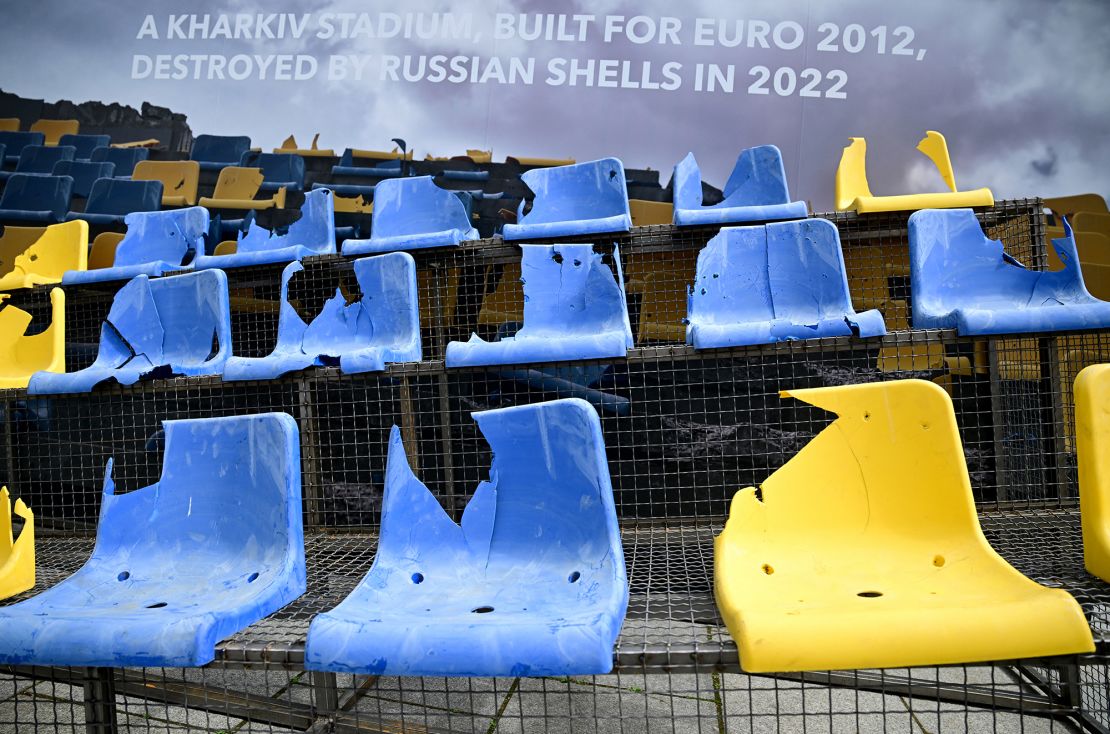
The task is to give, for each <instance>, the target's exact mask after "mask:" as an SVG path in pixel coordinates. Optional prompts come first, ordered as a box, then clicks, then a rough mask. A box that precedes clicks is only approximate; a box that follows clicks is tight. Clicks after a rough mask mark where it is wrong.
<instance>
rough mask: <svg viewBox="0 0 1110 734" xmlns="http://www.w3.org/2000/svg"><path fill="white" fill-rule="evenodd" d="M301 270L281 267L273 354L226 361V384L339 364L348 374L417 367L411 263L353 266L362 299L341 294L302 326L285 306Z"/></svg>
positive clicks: (399, 259) (403, 259) (388, 260)
mask: <svg viewBox="0 0 1110 734" xmlns="http://www.w3.org/2000/svg"><path fill="white" fill-rule="evenodd" d="M303 269H304V268H303V267H302V266H301V264H300V263H299V262H293V263H290V264H289V265H287V266H286V267H285V271H284V272H283V273H282V277H281V312H280V313H279V315H278V337H277V344H276V345H275V347H274V351H273V352H272V353H270V355H269V356H266V357H260V358H250V357H234V356H233V357H231V358H230V359H229V360H228V361H227V365H226V366H225V367H224V371H223V379H224V381H225V382H230V381H234V380H272V379H275V378H277V377H279V376H281V375H283V374H285V373H287V372H293V371H295V370H302V369H305V368H306V367H311V366H313V365H317V366H319V365H324V364H327V363H329V361H330V362H335V361H338V363H339V367H340V369H341V370H342V371H343V372H346V373H348V374H352V373H358V372H380V371H382V370H384V369H385V366H386V364H387V363H390V362H419V361H420V357H421V351H420V310H419V306H418V304H417V299H416V261H415V260H413V259H412V256H411V255H409V254H408V253H404V252H391V253H388V254H385V255H379V256H377V257H367V258H361V259H359V260H355V261H354V272H355V278H356V280H357V281H358V286H359V289H360V290H361V291H362V298H361V299H359V300H358V301H356V302H354V303H351V304H348V303H347V299H346V297H345V296H344V294H343V292H342V290H341V289H339V288H336V290H335V295H334V296H333V297H332V298H331V299H329V300H328V301H327V302H325V303H324V307H323V309H322V310H321V311H320V313H319V315H317V316H316V318H314V319H313V320H312V322H311V323H308V324H306V323H305V322H304V319H302V318H301V317H300V315H299V314H298V313H297V310H296V309H295V308H294V307H293V305H292V304H291V303H289V282H290V281H291V280H292V279H293V276H294V275H295V274H297V273H299V272H301V271H302V270H303Z"/></svg>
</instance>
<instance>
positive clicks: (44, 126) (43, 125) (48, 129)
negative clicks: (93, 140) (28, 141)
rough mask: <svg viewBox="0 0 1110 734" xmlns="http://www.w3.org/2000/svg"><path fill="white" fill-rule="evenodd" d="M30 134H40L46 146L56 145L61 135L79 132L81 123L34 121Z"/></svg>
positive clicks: (72, 121)
mask: <svg viewBox="0 0 1110 734" xmlns="http://www.w3.org/2000/svg"><path fill="white" fill-rule="evenodd" d="M31 132H33V133H42V134H43V136H44V137H45V138H46V144H47V145H57V144H58V141H59V140H61V139H62V136H63V135H76V134H78V133H79V132H81V123H79V122H78V121H77V120H36V121H35V122H34V123H33V124H32V125H31Z"/></svg>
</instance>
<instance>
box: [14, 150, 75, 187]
mask: <svg viewBox="0 0 1110 734" xmlns="http://www.w3.org/2000/svg"><path fill="white" fill-rule="evenodd" d="M71 160H73V146H71V145H65V146H63V145H27V146H24V148H23V150H22V151H20V153H19V163H17V164H16V167H15V171H0V180H6V179H8V178H10V177H11V176H12V175H14V174H16V173H38V174H43V175H47V176H48V175H50V174H52V173H53V172H54V164H55V163H57V162H58V161H71Z"/></svg>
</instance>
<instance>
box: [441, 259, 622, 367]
mask: <svg viewBox="0 0 1110 734" xmlns="http://www.w3.org/2000/svg"><path fill="white" fill-rule="evenodd" d="M520 249H521V261H520V270H521V278H520V279H521V281H522V282H523V283H524V325H523V326H521V327H520V330H519V331H517V332H516V334H515V335H514V336H509V337H504V338H502V339H500V340H499V341H493V342H487V341H485V340H484V339H482V338H481V337H479V336H478V335H477V334H471V336H470V341H466V342H450V343H449V344H448V345H447V355H446V363H447V366H448V367H476V366H482V365H498V364H523V363H528V362H559V361H566V360H572V359H599V358H601V357H623V356H625V354H626V353H627V351H628V350H629V349H631V348H632V346H633V342H632V327H631V325H630V324H629V320H628V306H627V304H626V303H625V298H624V278H623V276H622V275H621V270H620V256H619V254H618V253H617V250H616V248H615V247H614V248H613V260H614V261H615V264H616V270H617V274H616V277H615V278H614V277H613V272H612V271H611V270H610V269H609V268H608V266H606V265H605V264H604V263H603V262H602V261H601V255H599V254H598V253H596V252H594V250H593V245H579V244H574V245H571V244H564V245H521V248H520Z"/></svg>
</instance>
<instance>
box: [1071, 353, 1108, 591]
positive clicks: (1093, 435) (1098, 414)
mask: <svg viewBox="0 0 1110 734" xmlns="http://www.w3.org/2000/svg"><path fill="white" fill-rule="evenodd" d="M1075 431H1076V453H1077V459H1078V461H1079V514H1080V518H1081V522H1082V524H1083V563H1084V565H1085V566H1086V567H1087V571H1088V572H1090V573H1091V574H1092V575H1094V576H1098V577H1099V578H1100V579H1102V580H1103V581H1110V452H1108V451H1107V447H1108V446H1110V364H1096V365H1091V366H1090V367H1087V368H1086V369H1084V370H1083V371H1082V372H1080V373H1079V376H1078V377H1077V378H1075Z"/></svg>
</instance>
